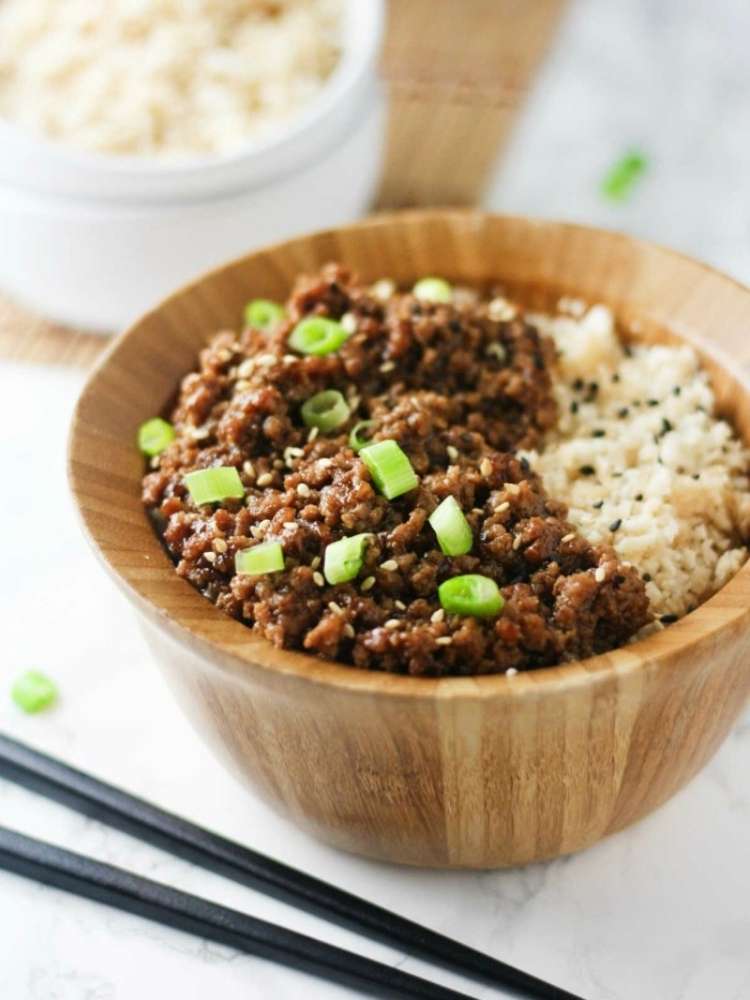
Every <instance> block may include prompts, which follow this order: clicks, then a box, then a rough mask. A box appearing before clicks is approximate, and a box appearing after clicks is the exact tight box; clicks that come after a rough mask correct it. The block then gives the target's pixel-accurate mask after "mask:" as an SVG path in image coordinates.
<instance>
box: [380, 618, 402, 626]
mask: <svg viewBox="0 0 750 1000" xmlns="http://www.w3.org/2000/svg"><path fill="white" fill-rule="evenodd" d="M400 624H401V622H400V621H399V620H398V618H389V619H388V621H387V622H386V623H385V625H384V627H385V628H387V629H394V628H398V627H399V625H400Z"/></svg>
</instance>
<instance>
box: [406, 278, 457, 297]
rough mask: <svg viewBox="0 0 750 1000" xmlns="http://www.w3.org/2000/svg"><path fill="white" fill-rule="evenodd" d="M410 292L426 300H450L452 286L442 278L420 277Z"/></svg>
mask: <svg viewBox="0 0 750 1000" xmlns="http://www.w3.org/2000/svg"><path fill="white" fill-rule="evenodd" d="M412 292H413V293H414V295H416V297H417V298H418V299H423V300H424V301H426V302H452V301H453V288H452V286H451V285H449V284H448V282H447V281H445V280H443V278H422V279H421V280H420V281H418V282H417V283H416V285H415V286H414V288H413V289H412Z"/></svg>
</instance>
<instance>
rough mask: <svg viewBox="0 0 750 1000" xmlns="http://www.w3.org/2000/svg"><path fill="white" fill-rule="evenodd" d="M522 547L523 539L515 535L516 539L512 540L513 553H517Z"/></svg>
mask: <svg viewBox="0 0 750 1000" xmlns="http://www.w3.org/2000/svg"><path fill="white" fill-rule="evenodd" d="M522 545H523V539H522V538H521V536H520V535H516V537H515V538H514V539H513V551H514V552H517V551H518V549H520V548H521V546H522Z"/></svg>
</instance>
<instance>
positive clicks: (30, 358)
mask: <svg viewBox="0 0 750 1000" xmlns="http://www.w3.org/2000/svg"><path fill="white" fill-rule="evenodd" d="M106 344H107V341H106V340H105V338H104V337H102V336H101V335H100V334H96V333H83V332H81V331H77V330H71V329H70V328H68V327H64V326H58V325H57V324H55V323H51V322H50V321H49V320H46V319H43V318H42V317H41V316H36V315H34V313H33V312H31V311H30V310H28V309H25V308H24V307H22V306H19V305H16V303H14V302H10V301H9V300H8V299H4V298H3V297H2V296H0V361H24V362H29V363H31V364H53V365H68V366H71V367H74V368H83V369H87V368H90V367H91V365H92V364H93V363H94V360H95V359H96V358H97V357H98V356H99V355H100V354H101V353H102V351H103V350H104V348H105V347H106Z"/></svg>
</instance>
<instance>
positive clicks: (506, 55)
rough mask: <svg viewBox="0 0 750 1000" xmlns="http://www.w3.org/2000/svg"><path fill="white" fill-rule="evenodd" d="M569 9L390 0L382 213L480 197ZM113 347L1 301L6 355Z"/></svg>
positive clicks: (509, 0) (78, 358)
mask: <svg viewBox="0 0 750 1000" xmlns="http://www.w3.org/2000/svg"><path fill="white" fill-rule="evenodd" d="M565 5H566V0H390V5H389V17H388V27H387V33H386V44H385V48H384V53H383V76H384V78H385V81H386V85H387V87H388V93H389V99H390V119H389V127H388V136H387V141H386V154H385V162H384V169H383V176H382V180H381V185H380V192H379V195H378V198H377V200H376V205H375V208H376V209H383V208H402V207H406V206H425V205H471V204H475V203H476V202H477V201H478V200H479V199H480V197H481V195H482V191H483V188H484V185H485V183H486V181H487V177H488V174H489V172H490V170H491V169H492V167H493V165H494V163H495V162H496V161H497V158H498V155H499V154H500V153H501V151H502V148H503V145H504V143H505V141H506V139H507V136H508V133H509V131H510V128H511V125H512V123H513V121H514V120H515V118H516V117H517V114H518V110H519V108H520V106H521V105H522V103H523V101H524V98H525V95H526V93H527V91H528V89H529V86H530V84H531V81H532V79H533V77H534V73H535V72H536V69H537V67H538V65H539V62H540V61H541V59H542V58H543V56H544V53H545V51H546V49H547V47H548V45H549V43H550V41H551V38H552V36H553V34H554V32H555V30H556V28H557V25H558V23H559V20H560V16H561V14H562V12H563V10H564V8H565ZM105 345H106V338H104V337H102V336H100V335H97V334H87V333H81V332H78V331H75V330H70V329H66V328H64V327H61V326H56V325H54V324H51V323H49V322H47V321H45V320H43V319H41V318H39V317H36V316H34V315H33V312H32V311H29V310H28V309H24V308H21V307H19V306H16V305H14V304H12V303H10V302H7V301H5V300H3V299H2V298H0V358H6V359H15V360H24V361H28V362H38V363H53V364H61V365H71V366H77V367H81V368H88V367H89V366H90V365H91V364H92V363H93V361H94V359H95V358H96V357H97V355H98V354H99V353H101V351H102V350H103V348H104V346H105Z"/></svg>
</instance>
